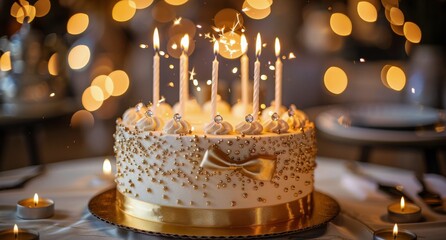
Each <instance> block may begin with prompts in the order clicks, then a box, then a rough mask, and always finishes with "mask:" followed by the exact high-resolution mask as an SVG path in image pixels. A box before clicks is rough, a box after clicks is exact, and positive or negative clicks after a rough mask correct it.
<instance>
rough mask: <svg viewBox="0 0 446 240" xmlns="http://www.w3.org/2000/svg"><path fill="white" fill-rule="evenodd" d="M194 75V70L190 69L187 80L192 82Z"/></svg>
mask: <svg viewBox="0 0 446 240" xmlns="http://www.w3.org/2000/svg"><path fill="white" fill-rule="evenodd" d="M195 75H197V73H196V72H195V68H194V67H193V68H192V71H190V72H189V80H193V79H194V78H195Z"/></svg>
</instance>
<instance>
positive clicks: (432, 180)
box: [424, 174, 446, 199]
mask: <svg viewBox="0 0 446 240" xmlns="http://www.w3.org/2000/svg"><path fill="white" fill-rule="evenodd" d="M424 180H425V182H426V185H427V187H428V188H429V189H431V190H432V191H434V192H437V193H438V194H440V196H441V198H443V199H444V198H446V178H445V177H444V176H441V175H438V174H425V175H424Z"/></svg>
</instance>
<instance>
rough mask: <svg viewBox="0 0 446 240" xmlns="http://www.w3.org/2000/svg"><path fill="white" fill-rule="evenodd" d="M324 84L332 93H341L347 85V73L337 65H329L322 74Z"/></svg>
mask: <svg viewBox="0 0 446 240" xmlns="http://www.w3.org/2000/svg"><path fill="white" fill-rule="evenodd" d="M324 85H325V88H327V90H328V91H329V92H331V93H333V94H341V93H343V92H344V91H345V89H346V88H347V85H348V78H347V74H345V72H344V70H342V69H341V68H339V67H334V66H333V67H329V68H328V69H327V71H325V74H324Z"/></svg>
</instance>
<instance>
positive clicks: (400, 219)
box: [387, 197, 421, 223]
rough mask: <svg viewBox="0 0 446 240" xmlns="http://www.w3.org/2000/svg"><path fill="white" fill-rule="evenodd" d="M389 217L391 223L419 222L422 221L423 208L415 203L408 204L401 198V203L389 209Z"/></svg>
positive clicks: (392, 205) (390, 206)
mask: <svg viewBox="0 0 446 240" xmlns="http://www.w3.org/2000/svg"><path fill="white" fill-rule="evenodd" d="M387 216H388V218H389V220H390V221H392V222H397V223H409V222H418V221H420V220H421V208H420V207H419V206H417V205H415V204H413V203H406V202H405V201H404V197H401V201H400V202H399V203H393V204H390V205H389V206H388V207H387Z"/></svg>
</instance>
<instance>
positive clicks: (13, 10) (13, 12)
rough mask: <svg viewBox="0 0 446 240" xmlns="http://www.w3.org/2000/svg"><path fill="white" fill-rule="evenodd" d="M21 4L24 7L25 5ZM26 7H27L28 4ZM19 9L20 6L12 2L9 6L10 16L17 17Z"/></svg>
mask: <svg viewBox="0 0 446 240" xmlns="http://www.w3.org/2000/svg"><path fill="white" fill-rule="evenodd" d="M23 2H27V1H23ZM23 2H22V3H23ZM23 4H24V5H25V3H23ZM26 5H29V3H28V4H26ZM19 9H20V5H19V4H18V3H17V2H14V3H13V4H12V5H11V9H10V11H9V13H10V14H11V16H13V17H17V13H18V11H19Z"/></svg>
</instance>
